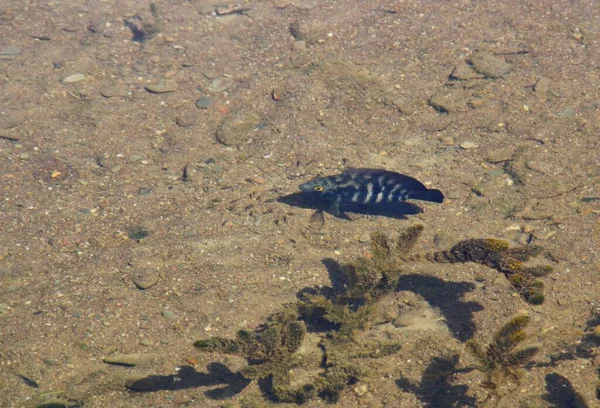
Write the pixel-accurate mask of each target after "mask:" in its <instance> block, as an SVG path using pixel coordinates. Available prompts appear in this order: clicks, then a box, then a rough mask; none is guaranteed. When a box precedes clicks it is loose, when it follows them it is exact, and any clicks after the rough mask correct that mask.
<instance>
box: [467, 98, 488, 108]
mask: <svg viewBox="0 0 600 408" xmlns="http://www.w3.org/2000/svg"><path fill="white" fill-rule="evenodd" d="M486 102H487V99H486V98H484V97H481V96H474V97H472V98H471V99H469V102H468V105H469V107H470V108H473V109H477V108H481V107H482V106H483V105H485V103H486Z"/></svg>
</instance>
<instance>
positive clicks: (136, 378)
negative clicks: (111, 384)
mask: <svg viewBox="0 0 600 408" xmlns="http://www.w3.org/2000/svg"><path fill="white" fill-rule="evenodd" d="M159 385H160V383H159V380H158V379H157V378H154V377H145V376H143V375H132V376H129V377H126V378H125V387H127V388H129V389H130V390H132V391H138V392H142V391H155V390H157V389H159V388H158V387H159Z"/></svg>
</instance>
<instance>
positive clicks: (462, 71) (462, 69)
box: [450, 62, 482, 81]
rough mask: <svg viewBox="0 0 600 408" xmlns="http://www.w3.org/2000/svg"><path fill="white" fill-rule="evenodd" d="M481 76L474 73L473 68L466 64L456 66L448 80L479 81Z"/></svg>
mask: <svg viewBox="0 0 600 408" xmlns="http://www.w3.org/2000/svg"><path fill="white" fill-rule="evenodd" d="M481 78H482V76H481V74H478V73H476V72H475V71H474V70H473V68H472V67H471V66H469V65H467V64H466V63H464V62H463V63H462V64H461V65H457V66H456V67H454V69H453V70H452V73H451V74H450V79H454V80H460V81H468V80H470V79H481Z"/></svg>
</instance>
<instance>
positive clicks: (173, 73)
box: [163, 70, 177, 79]
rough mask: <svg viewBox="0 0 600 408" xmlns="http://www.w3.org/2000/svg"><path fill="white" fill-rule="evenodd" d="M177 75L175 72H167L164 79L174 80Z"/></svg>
mask: <svg viewBox="0 0 600 408" xmlns="http://www.w3.org/2000/svg"><path fill="white" fill-rule="evenodd" d="M175 75H177V71H175V70H172V71H167V72H165V73H164V74H163V78H166V79H171V78H173V77H174V76H175Z"/></svg>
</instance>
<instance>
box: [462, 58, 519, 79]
mask: <svg viewBox="0 0 600 408" xmlns="http://www.w3.org/2000/svg"><path fill="white" fill-rule="evenodd" d="M470 61H471V64H473V68H474V69H475V71H477V72H479V73H480V74H483V75H485V76H486V77H488V78H500V77H502V76H504V75H506V74H507V73H508V71H510V68H511V67H512V65H511V64H509V63H507V62H506V61H505V60H504V58H501V57H496V56H494V55H492V54H489V53H487V52H476V53H474V54H473V55H472V56H471V59H470Z"/></svg>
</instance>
